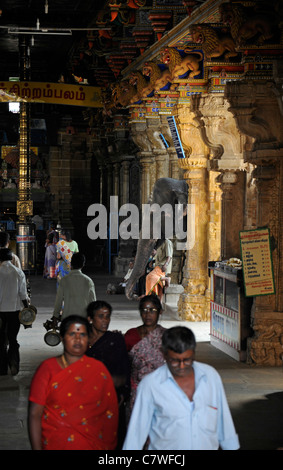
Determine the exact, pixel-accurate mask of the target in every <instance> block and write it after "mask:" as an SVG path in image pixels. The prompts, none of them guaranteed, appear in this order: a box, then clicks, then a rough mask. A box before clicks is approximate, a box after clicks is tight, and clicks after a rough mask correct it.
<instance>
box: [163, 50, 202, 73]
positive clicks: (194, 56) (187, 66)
mask: <svg viewBox="0 0 283 470" xmlns="http://www.w3.org/2000/svg"><path fill="white" fill-rule="evenodd" d="M202 59H203V55H202V54H201V52H197V51H195V52H193V53H191V54H189V55H186V56H185V57H182V56H181V54H180V52H179V51H177V49H175V48H174V47H166V48H165V49H164V50H163V51H161V60H162V62H163V64H166V65H167V66H168V67H169V72H170V74H171V77H172V80H173V81H174V80H175V79H177V78H179V77H181V76H182V75H184V74H185V73H187V72H188V71H189V70H191V72H190V73H189V77H190V78H193V77H195V76H196V75H199V73H200V62H201V61H202Z"/></svg>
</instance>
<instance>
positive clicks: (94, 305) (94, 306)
mask: <svg viewBox="0 0 283 470" xmlns="http://www.w3.org/2000/svg"><path fill="white" fill-rule="evenodd" d="M101 308H107V309H108V310H109V312H110V315H111V313H112V307H111V305H110V304H109V303H108V302H106V301H105V300H95V301H94V302H90V304H88V306H87V309H86V311H87V316H88V317H90V318H93V317H94V315H95V312H96V311H97V310H100V309H101Z"/></svg>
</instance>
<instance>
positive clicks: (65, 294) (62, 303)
mask: <svg viewBox="0 0 283 470" xmlns="http://www.w3.org/2000/svg"><path fill="white" fill-rule="evenodd" d="M84 265H85V256H84V255H83V254H82V253H74V254H73V256H72V259H71V271H70V273H69V274H67V275H66V276H64V277H62V279H60V282H59V286H58V290H57V294H56V300H55V306H54V310H53V317H52V320H55V321H57V320H63V318H66V317H68V316H70V315H80V316H82V317H85V318H86V317H87V306H88V305H89V304H90V302H94V301H95V300H96V294H95V287H94V283H93V280H92V279H91V278H90V277H88V276H86V275H85V274H83V273H82V271H81V270H82V268H83V267H84ZM61 311H62V315H61Z"/></svg>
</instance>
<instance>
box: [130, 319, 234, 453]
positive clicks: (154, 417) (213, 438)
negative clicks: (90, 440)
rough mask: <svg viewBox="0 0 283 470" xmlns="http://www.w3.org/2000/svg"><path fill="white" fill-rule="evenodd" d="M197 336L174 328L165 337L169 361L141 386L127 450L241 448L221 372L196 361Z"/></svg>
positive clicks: (163, 343)
mask: <svg viewBox="0 0 283 470" xmlns="http://www.w3.org/2000/svg"><path fill="white" fill-rule="evenodd" d="M195 346H196V342H195V337H194V334H193V333H192V331H191V330H189V329H188V328H186V327H178V326H177V327H173V328H170V329H168V330H166V331H165V332H164V334H163V337H162V350H163V354H164V358H165V360H166V364H164V365H163V366H161V367H159V368H158V369H156V370H155V371H154V372H152V373H150V374H148V375H146V376H145V377H144V378H143V379H142V381H141V382H140V384H139V386H138V391H137V396H136V400H135V404H134V408H133V411H132V414H131V418H130V422H129V426H128V431H127V436H126V439H125V442H124V446H123V450H142V449H143V446H144V444H145V442H146V440H147V437H149V445H148V450H218V449H219V447H221V449H223V450H237V449H239V440H238V436H237V434H236V432H235V428H234V424H233V420H232V417H231V413H230V410H229V407H228V403H227V399H226V395H225V392H224V388H223V385H222V381H221V378H220V376H219V374H218V373H217V371H216V370H215V369H214V368H213V367H211V366H209V365H207V364H202V363H200V362H196V361H194V357H195Z"/></svg>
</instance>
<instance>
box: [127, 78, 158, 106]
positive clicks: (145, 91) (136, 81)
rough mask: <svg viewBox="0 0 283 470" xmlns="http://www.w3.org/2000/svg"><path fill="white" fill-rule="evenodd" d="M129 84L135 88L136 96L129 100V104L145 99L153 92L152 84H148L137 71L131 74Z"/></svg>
mask: <svg viewBox="0 0 283 470" xmlns="http://www.w3.org/2000/svg"><path fill="white" fill-rule="evenodd" d="M129 82H130V84H131V85H134V86H136V88H137V96H136V97H133V98H132V99H131V103H135V102H136V101H139V100H141V99H142V98H146V97H147V96H148V95H150V94H151V93H152V92H153V90H154V88H153V85H152V83H150V82H148V81H147V80H146V79H145V78H144V76H143V74H142V73H141V72H139V71H136V72H133V73H131V76H130V79H129ZM136 98H137V99H136Z"/></svg>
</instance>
